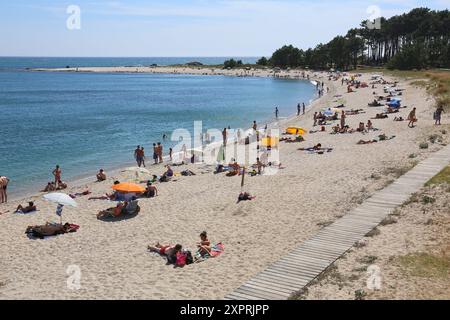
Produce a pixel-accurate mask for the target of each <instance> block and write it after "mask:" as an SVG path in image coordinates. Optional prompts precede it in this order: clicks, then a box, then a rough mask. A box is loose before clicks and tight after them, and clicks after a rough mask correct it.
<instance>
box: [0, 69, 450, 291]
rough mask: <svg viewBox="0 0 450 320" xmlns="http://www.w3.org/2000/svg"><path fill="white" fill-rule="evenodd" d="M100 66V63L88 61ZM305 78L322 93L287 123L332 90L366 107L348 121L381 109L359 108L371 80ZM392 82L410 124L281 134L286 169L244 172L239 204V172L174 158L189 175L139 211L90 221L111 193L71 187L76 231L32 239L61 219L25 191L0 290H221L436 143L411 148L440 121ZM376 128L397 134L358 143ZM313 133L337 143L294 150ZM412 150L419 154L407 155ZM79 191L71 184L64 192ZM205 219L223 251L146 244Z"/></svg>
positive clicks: (5, 241) (326, 101) (197, 226)
mask: <svg viewBox="0 0 450 320" xmlns="http://www.w3.org/2000/svg"><path fill="white" fill-rule="evenodd" d="M81 69H82V68H80V70H81ZM95 70H97V69H95ZM95 70H94V71H95ZM107 70H108V69H105V68H99V70H97V72H109V71H107ZM114 70H116V69H114ZM114 70H111V72H114ZM157 70H161V71H162V70H165V69H164V68H162V69H160V68H158V69H157ZM85 71H93V69H92V68H91V69H90V70H85ZM165 71H166V72H170V70H165ZM182 71H183V70H180V71H179V72H182ZM198 71H199V72H200V70H198ZM203 71H204V70H203ZM124 72H126V71H124ZM234 72H236V71H234ZM261 72H266V74H261V75H260V76H270V74H269V72H268V71H261ZM250 73H251V72H250ZM230 75H231V74H230ZM282 75H285V74H282ZM291 76H292V73H291ZM294 77H296V75H294ZM313 78H314V79H318V80H321V81H325V83H326V85H327V86H328V87H330V92H329V93H328V94H327V95H326V96H325V97H323V98H321V99H319V100H317V101H315V102H314V103H313V105H312V106H311V108H310V109H309V110H308V112H307V114H306V116H300V117H294V119H292V120H291V121H290V123H285V124H284V126H287V125H291V124H292V125H299V126H301V127H304V128H307V129H308V130H309V129H311V127H312V123H313V121H312V114H313V113H314V111H315V110H319V109H321V108H324V107H328V106H331V107H335V106H337V105H338V104H339V103H337V102H335V101H337V99H340V98H337V97H335V95H342V98H343V99H345V105H346V108H345V109H346V110H349V109H352V108H353V109H360V108H361V109H364V110H365V111H366V113H363V114H360V115H354V116H348V117H347V123H348V124H350V126H351V127H353V128H356V127H357V126H358V123H359V122H360V121H363V122H365V123H366V122H367V119H369V118H372V117H374V116H375V114H376V113H380V112H381V108H368V107H367V103H368V102H370V101H372V100H373V95H372V92H373V91H374V90H373V89H371V88H364V89H357V90H356V91H357V92H356V93H350V94H347V93H345V92H346V86H341V82H340V81H335V82H334V81H332V82H329V81H328V79H327V77H326V74H320V73H317V74H316V75H315V76H314V77H313ZM369 78H370V76H369V75H363V76H362V78H360V80H362V81H367V82H369ZM385 79H386V80H393V79H392V78H389V77H385ZM399 80H400V79H399ZM398 86H399V87H400V88H403V89H406V91H405V92H404V95H403V104H404V105H406V106H408V108H407V109H401V112H400V115H401V116H403V117H404V118H406V117H407V115H408V113H409V111H410V109H411V107H412V106H414V107H417V116H418V118H419V122H418V126H417V127H416V128H414V129H410V128H408V127H407V122H394V121H393V117H394V115H390V117H389V119H383V120H372V122H373V124H374V127H376V128H379V129H380V131H377V132H371V133H368V134H365V135H363V134H361V133H355V134H342V135H331V134H329V132H330V130H331V126H327V132H317V133H314V134H307V135H306V136H305V137H306V141H305V142H302V143H293V144H285V143H281V145H280V157H281V162H282V163H283V165H284V166H285V167H286V168H285V169H283V170H280V171H279V173H278V174H276V175H268V176H257V177H248V178H247V177H246V187H245V190H246V191H248V192H250V193H251V194H253V195H255V196H256V199H255V200H253V201H246V202H242V203H240V204H236V200H237V196H238V194H239V192H240V183H241V178H240V177H231V178H230V177H225V175H223V174H218V175H214V174H213V170H214V168H213V167H210V166H205V165H203V166H202V165H199V166H197V165H189V166H184V167H175V168H174V169H175V170H176V171H181V170H184V169H185V168H190V169H191V170H192V171H194V172H195V173H197V175H196V176H191V177H179V178H176V179H175V180H176V181H173V182H170V183H163V184H158V185H157V187H158V189H159V194H160V195H159V196H158V197H156V198H154V199H148V200H147V199H144V200H140V206H141V208H142V210H141V213H140V214H139V215H138V216H137V217H136V218H133V219H130V220H126V221H120V222H113V223H108V222H102V221H98V220H97V219H96V217H95V215H96V213H97V212H98V211H99V210H101V209H105V208H108V207H110V206H111V205H112V203H110V202H108V201H101V200H94V201H88V200H87V198H88V197H81V198H77V202H78V204H79V207H78V208H76V209H73V208H69V207H67V208H65V209H64V215H63V218H64V221H68V222H71V223H76V224H79V225H80V226H81V228H80V229H79V230H78V232H76V233H72V234H66V235H62V236H58V237H54V238H50V239H46V240H30V239H28V238H27V236H26V235H25V234H24V232H25V229H26V227H27V226H29V225H35V224H43V223H45V222H46V221H58V217H57V216H56V215H55V213H54V212H55V205H54V204H51V203H47V202H45V201H43V200H41V197H40V195H36V196H34V197H33V199H34V200H35V201H36V204H37V206H38V207H39V211H38V212H37V213H35V214H31V215H16V214H12V213H11V212H9V213H5V214H3V215H1V216H0V224H1V226H2V228H1V229H0V242H1V243H2V246H1V247H0V256H1V260H0V299H221V298H223V297H224V296H225V295H226V294H228V293H229V292H231V291H232V290H233V289H235V288H237V287H239V286H240V285H241V284H242V283H243V282H244V281H246V280H247V279H248V278H250V277H251V276H253V275H255V274H256V273H258V272H260V271H262V270H263V269H264V268H265V267H266V266H267V265H268V264H270V263H272V262H274V261H276V260H277V259H279V258H281V257H282V256H283V255H285V254H287V253H288V252H289V251H290V250H292V249H293V248H295V247H296V246H298V245H299V244H300V243H301V242H302V241H304V240H306V239H308V238H310V237H311V236H312V235H314V234H315V233H317V231H318V230H320V228H322V226H323V225H324V224H327V223H330V222H332V221H334V220H335V219H337V218H338V217H341V216H342V215H344V214H346V213H347V212H348V211H349V210H351V209H352V208H354V207H356V206H357V205H358V203H361V201H363V199H365V198H366V197H368V196H370V194H371V192H373V191H374V190H377V189H381V188H383V187H384V186H385V185H386V184H387V183H389V182H390V181H392V180H393V179H395V176H396V174H398V172H403V171H404V170H407V169H408V168H410V167H412V166H413V165H414V164H415V163H416V161H418V160H420V159H423V158H426V157H427V156H428V155H429V154H430V153H431V152H434V151H436V150H438V149H439V148H440V147H441V146H440V144H439V143H435V144H431V143H430V147H429V148H428V149H425V150H421V149H419V143H421V142H423V141H426V140H427V139H428V136H429V135H430V134H431V133H433V132H438V129H437V128H435V127H433V121H432V120H431V119H432V113H433V108H434V100H433V99H432V97H430V96H428V95H427V93H426V92H425V90H424V89H421V88H416V87H412V86H411V85H410V84H409V82H407V81H404V80H400V84H399V85H398ZM375 91H376V92H377V93H378V94H382V92H383V90H382V85H377V89H375ZM294 109H295V106H293V110H294ZM396 115H399V114H396ZM443 122H445V119H444V121H443ZM250 125H251V124H249V126H250ZM439 129H442V128H439ZM381 133H385V134H386V135H388V136H392V135H395V136H396V137H395V138H394V139H392V140H389V141H383V142H379V143H374V144H370V145H357V144H356V143H357V142H358V141H359V140H360V139H364V140H370V139H373V138H375V137H377V136H378V135H379V134H381ZM448 135H449V134H447V135H444V134H443V139H444V141H443V143H448ZM316 143H321V144H322V146H324V147H333V148H334V150H333V152H331V153H325V154H323V155H319V154H308V153H305V152H302V151H298V150H297V149H298V148H300V147H310V146H313V145H314V144H316ZM411 154H415V155H416V157H415V158H410V157H409V155H411ZM62 166H63V164H62ZM149 170H150V171H151V172H152V173H155V174H161V173H162V172H163V168H162V167H161V166H155V167H153V166H151V167H149ZM402 170H403V171H402ZM127 177H129V176H128V175H127V174H117V175H116V176H114V177H109V179H108V180H107V181H105V182H102V183H91V184H88V185H87V187H88V188H89V189H90V190H91V191H92V192H93V194H94V195H101V194H104V193H105V192H110V191H111V189H110V187H111V185H112V183H113V181H114V180H115V179H119V180H121V181H126V180H127ZM84 190H85V188H84V187H76V188H71V189H69V190H67V193H69V192H76V191H84ZM26 200H28V198H27V199H25V200H23V201H22V202H25V201H26ZM18 203H19V202H18V201H14V202H11V203H8V204H7V205H0V212H5V211H7V210H9V211H13V209H14V208H15V207H16V206H17V204H18ZM203 230H207V231H208V234H209V237H210V240H211V241H212V242H213V243H217V242H222V243H223V244H224V246H225V252H224V253H223V254H222V255H221V256H219V257H218V258H215V259H209V260H208V261H205V262H202V263H200V264H194V265H189V266H187V267H185V268H183V269H179V268H178V269H175V268H173V267H171V266H166V265H165V261H164V259H163V258H161V257H159V256H157V255H154V254H150V253H148V252H147V250H146V248H147V245H148V244H154V243H156V242H158V241H159V242H161V243H170V244H176V243H180V244H182V245H183V246H184V247H186V248H190V249H192V250H195V247H196V243H197V242H198V241H199V237H198V235H199V234H200V232H202V231H203ZM398 232H403V230H398ZM385 245H386V246H389V243H386V244H385ZM71 265H76V266H78V267H79V268H80V271H81V283H80V284H81V288H80V289H79V290H71V289H69V288H68V287H67V281H68V279H69V280H70V272H69V274H68V273H67V270H68V267H69V266H71ZM69 271H70V270H69ZM330 292H331V291H330ZM327 298H332V296H330V297H327Z"/></svg>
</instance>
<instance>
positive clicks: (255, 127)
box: [252, 121, 258, 131]
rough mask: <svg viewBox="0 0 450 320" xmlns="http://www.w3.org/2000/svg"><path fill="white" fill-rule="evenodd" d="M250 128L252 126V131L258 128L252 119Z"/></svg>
mask: <svg viewBox="0 0 450 320" xmlns="http://www.w3.org/2000/svg"><path fill="white" fill-rule="evenodd" d="M252 128H253V130H254V131H256V129H257V128H258V125H257V124H256V121H253V126H252Z"/></svg>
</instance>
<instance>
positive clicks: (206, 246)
mask: <svg viewBox="0 0 450 320" xmlns="http://www.w3.org/2000/svg"><path fill="white" fill-rule="evenodd" d="M197 247H198V251H199V253H200V255H202V256H203V255H205V254H209V253H210V252H211V241H209V239H208V234H207V233H206V231H203V232H202V233H200V242H199V243H197Z"/></svg>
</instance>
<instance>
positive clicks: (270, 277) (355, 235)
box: [225, 145, 450, 300]
mask: <svg viewBox="0 0 450 320" xmlns="http://www.w3.org/2000/svg"><path fill="white" fill-rule="evenodd" d="M449 163H450V145H449V146H446V147H444V148H443V149H441V150H440V151H438V152H436V153H433V154H431V155H430V157H429V158H428V159H426V160H424V161H422V162H420V163H419V164H418V165H417V166H416V167H414V168H413V169H412V170H411V171H409V172H408V173H406V174H405V175H404V176H402V177H400V178H399V179H397V180H396V181H395V182H394V183H392V184H391V185H389V186H388V187H386V188H385V189H383V190H380V191H378V192H376V193H375V194H374V195H373V196H372V197H371V198H369V199H367V200H366V201H365V202H364V203H363V204H362V205H360V206H359V207H357V208H356V209H354V210H353V211H351V212H350V213H348V214H347V215H345V216H343V217H342V218H340V219H338V220H337V221H336V222H334V223H333V224H331V225H329V226H328V227H325V228H323V229H322V230H320V231H319V232H318V233H317V234H316V235H315V236H314V237H312V238H311V239H309V240H307V241H305V242H304V243H302V244H301V245H300V246H299V247H298V248H296V249H294V250H293V251H291V252H290V253H289V254H288V255H286V256H285V257H283V258H281V259H280V260H278V261H276V262H275V263H273V264H271V265H270V266H269V267H267V269H265V270H264V271H262V272H260V273H258V274H257V275H255V276H254V277H253V278H251V279H250V280H248V281H247V282H245V283H244V284H243V285H242V286H240V287H239V288H237V289H236V290H234V291H233V292H232V293H230V294H228V295H227V296H226V297H225V299H226V300H286V299H287V298H288V297H289V296H290V295H291V294H292V293H294V292H296V291H299V290H301V289H302V288H303V287H305V286H306V285H307V284H308V283H310V282H311V281H312V280H313V279H315V278H316V277H317V276H319V275H320V274H321V273H322V272H323V271H324V270H325V269H327V268H328V267H329V266H330V265H331V264H332V263H333V262H335V261H336V260H337V259H338V258H339V257H341V256H342V255H343V254H344V253H345V252H347V251H348V250H349V249H351V248H352V246H353V245H354V244H355V243H356V242H357V241H358V240H360V239H361V238H363V237H364V236H365V235H366V234H367V233H368V232H370V231H371V230H372V229H373V228H375V227H376V226H377V225H378V224H380V222H381V221H382V220H383V219H384V218H386V217H387V216H388V215H389V214H390V213H392V211H393V210H394V209H395V208H396V207H397V206H400V205H401V204H403V203H404V202H405V201H406V200H408V199H409V198H410V197H411V195H412V194H413V193H414V192H417V191H419V190H420V188H422V187H423V185H424V184H425V183H426V182H427V181H428V180H429V179H431V178H432V177H433V176H435V175H436V174H437V173H439V172H440V171H441V170H442V169H443V168H445V167H446V166H447V165H449Z"/></svg>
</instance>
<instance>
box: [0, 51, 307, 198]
mask: <svg viewBox="0 0 450 320" xmlns="http://www.w3.org/2000/svg"><path fill="white" fill-rule="evenodd" d="M242 59H243V60H244V61H246V60H245V59H244V58H242ZM247 59H248V60H247V61H248V62H254V60H251V59H252V58H247ZM223 60H224V58H81V59H80V58H0V124H1V125H0V175H6V176H8V177H9V178H10V179H11V183H10V185H9V188H10V191H11V192H12V193H15V194H16V195H17V194H18V193H23V192H29V191H31V190H37V189H38V188H40V187H42V186H44V185H45V184H46V182H47V181H49V180H51V177H52V175H51V171H52V169H53V168H54V166H55V165H56V164H59V165H60V166H61V167H62V169H63V178H64V180H71V179H73V178H76V177H78V176H80V175H81V174H83V173H89V174H90V173H92V174H93V173H95V172H96V171H97V170H98V169H99V168H100V167H103V168H112V167H117V166H120V165H121V164H124V163H127V162H129V161H132V160H133V151H134V149H135V146H136V145H138V144H140V145H143V146H144V147H145V148H146V151H147V156H149V158H150V157H151V154H150V151H151V145H152V143H153V142H158V141H161V140H162V135H163V134H167V135H168V136H169V137H170V135H171V133H172V131H173V130H174V129H179V128H185V129H188V130H192V128H193V123H194V121H200V120H201V121H203V128H204V129H205V130H206V129H209V128H217V129H221V128H224V127H227V126H231V127H232V128H248V127H250V126H251V123H252V121H253V120H257V121H258V122H259V123H261V124H263V123H264V124H265V123H266V122H269V121H271V120H272V118H273V110H274V107H275V106H278V107H279V109H280V115H281V116H289V115H292V114H293V113H294V112H295V110H296V105H297V103H298V102H308V101H310V100H311V99H312V98H313V96H314V93H315V91H314V87H313V86H312V85H311V84H310V83H309V82H306V81H296V80H282V79H273V78H238V77H225V76H194V75H153V74H151V75H150V74H93V73H47V72H30V71H26V70H25V68H36V67H61V66H66V65H70V66H122V65H130V66H131V65H133V66H136V65H148V64H152V63H156V64H158V65H167V64H178V63H185V62H189V61H200V62H202V63H205V64H215V63H222V62H223ZM161 142H162V141H161ZM170 144H171V143H170V142H166V143H165V147H166V148H165V150H167V149H168V147H169V146H170ZM148 161H151V160H150V159H149V160H148Z"/></svg>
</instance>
